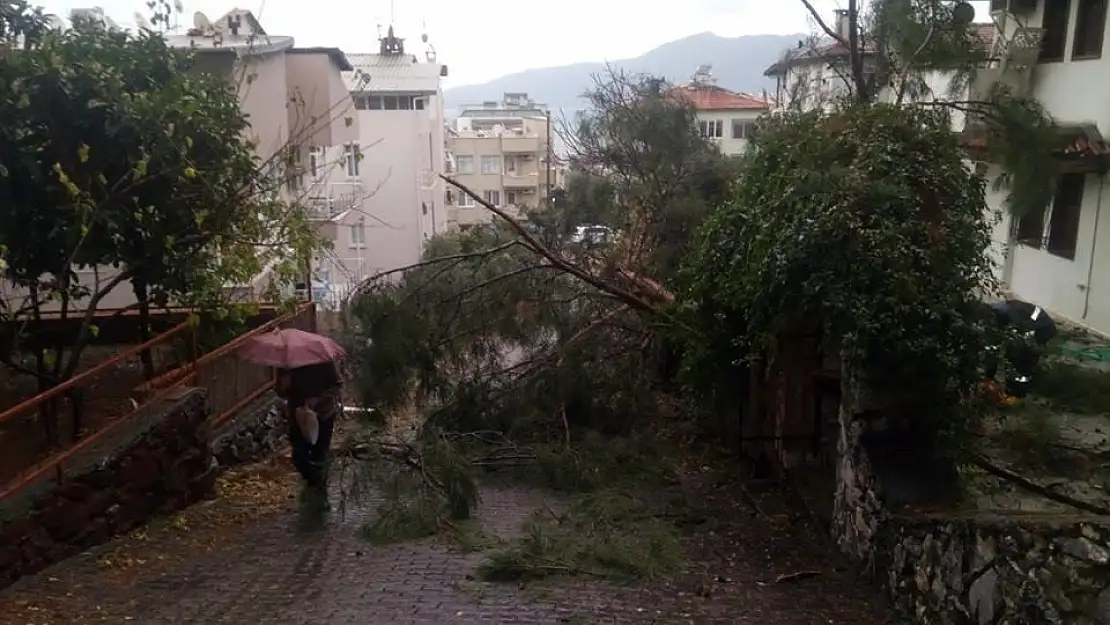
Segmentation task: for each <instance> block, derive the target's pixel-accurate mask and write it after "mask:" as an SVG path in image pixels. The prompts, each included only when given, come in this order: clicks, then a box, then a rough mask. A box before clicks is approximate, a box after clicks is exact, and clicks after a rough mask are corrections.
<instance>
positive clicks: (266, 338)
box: [239, 329, 345, 509]
mask: <svg viewBox="0 0 1110 625" xmlns="http://www.w3.org/2000/svg"><path fill="white" fill-rule="evenodd" d="M239 355H240V357H242V358H243V359H245V360H248V361H250V362H254V363H256V364H260V365H265V366H268V367H275V368H276V369H277V379H276V380H275V383H274V390H275V391H276V392H277V394H278V396H279V397H281V398H282V399H284V400H285V402H286V413H287V416H288V420H289V446H290V448H291V452H292V453H291V457H292V458H291V459H292V461H293V467H294V468H296V470H297V472H298V473H300V474H301V478H302V479H303V480H304V491H303V493H302V501H303V502H304V503H308V504H315V505H318V506H320V507H322V508H324V509H326V508H327V507H328V497H327V485H328V456H329V453H330V451H331V438H332V433H333V432H334V429H335V419H336V417H337V416H338V414H339V412H340V410H341V406H340V390H341V388H342V384H343V382H342V378H341V377H340V375H339V367H338V363H337V361H338V360H339V359H340V358H342V357H343V356H344V355H345V353H344V351H343V348H341V347H340V346H339V345H338V344H336V343H335V341H333V340H331V339H330V338H328V337H326V336H321V335H319V334H314V333H312V332H305V331H303V330H296V329H284V330H278V331H275V332H269V333H266V334H263V335H260V336H257V337H254V338H253V339H251V340H250V341H248V342H247V343H246V344H244V345H243V347H241V348H240V353H239Z"/></svg>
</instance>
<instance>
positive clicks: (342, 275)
mask: <svg viewBox="0 0 1110 625" xmlns="http://www.w3.org/2000/svg"><path fill="white" fill-rule="evenodd" d="M423 39H424V42H423V43H424V46H423V47H424V48H425V49H424V50H422V51H421V52H420V53H419V54H414V53H413V52H412V51H411V49H409V50H407V49H406V45H405V40H404V39H402V38H401V37H398V36H397V35H396V33H395V32H394V29H393V27H392V26H390V27H389V29H388V30H387V32H386V34H385V36H383V37H381V39H380V40H379V42H378V43H379V46H378V51H377V52H367V53H358V54H351V55H350V56H349V58H350V59H351V64H352V65H353V68H352V69H351V70H348V71H345V72H343V78H344V79H345V80H346V81H347V85H346V89H347V91H348V92H349V93H350V94H351V98H352V100H353V101H354V115H355V117H356V118H357V120H358V128H359V132H358V138H357V140H356V142H355V144H354V147H353V148H350V147H342V148H337V149H336V150H348V151H350V152H357V153H359V154H361V158H360V159H359V160H358V161H356V162H352V161H351V160H350V159H349V158H347V157H346V156H345V155H343V154H341V153H340V154H337V155H336V157H337V158H339V159H341V162H342V163H343V166H342V167H340V168H338V170H335V169H334V168H333V171H332V172H331V173H330V174H327V175H321V177H320V179H321V184H320V186H319V187H317V189H318V194H317V195H316V196H315V202H314V203H315V204H316V205H318V206H322V207H323V209H322V211H321V215H322V216H323V217H327V216H330V217H328V218H329V219H330V221H329V223H328V224H327V226H326V227H327V228H328V231H329V232H333V233H334V239H333V240H334V242H335V247H334V249H333V250H331V253H330V254H328V255H327V257H326V258H321V259H319V261H318V262H317V263H316V264H315V268H316V271H315V275H316V279H317V280H318V281H319V282H320V286H321V288H323V289H325V290H326V291H327V295H326V296H322V297H321V298H320V299H326V300H328V301H330V302H333V303H335V305H338V304H339V303H340V302H342V301H343V299H344V298H345V296H346V295H347V293H349V292H350V290H351V289H352V288H353V287H354V286H355V285H357V284H359V283H360V282H361V281H363V280H365V279H366V278H367V277H369V276H372V275H375V274H377V273H380V272H383V271H389V270H392V269H397V268H399V267H403V266H405V265H411V264H413V263H416V262H418V261H419V260H420V257H421V254H422V253H423V251H424V243H425V242H426V241H427V240H428V239H429V238H431V237H432V236H434V235H436V234H438V233H440V232H443V231H444V230H445V229H446V219H447V216H446V211H445V207H444V205H443V200H444V182H443V179H442V178H440V175H441V174H443V172H444V160H445V159H444V150H443V145H444V137H443V135H444V126H443V97H442V95H443V94H442V88H441V80H442V78H443V77H444V76H446V75H447V66H446V65H442V64H440V63H439V62H437V60H436V55H435V51H434V49H433V48H432V47H431V46H430V45H428V44H427V39H426V38H423ZM323 160H328V159H323ZM331 160H333V161H334V160H335V158H333V159H331ZM340 216H341V217H340ZM336 221H338V222H340V223H335V222H336Z"/></svg>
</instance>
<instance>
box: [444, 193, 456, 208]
mask: <svg viewBox="0 0 1110 625" xmlns="http://www.w3.org/2000/svg"><path fill="white" fill-rule="evenodd" d="M443 205H444V206H454V205H455V192H454V191H452V190H450V189H448V190H446V191H444V192H443Z"/></svg>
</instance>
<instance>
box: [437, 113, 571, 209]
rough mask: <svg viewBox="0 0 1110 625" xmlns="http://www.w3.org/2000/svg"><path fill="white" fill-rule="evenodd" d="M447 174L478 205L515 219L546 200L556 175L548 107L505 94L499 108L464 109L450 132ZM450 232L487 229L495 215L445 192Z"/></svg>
mask: <svg viewBox="0 0 1110 625" xmlns="http://www.w3.org/2000/svg"><path fill="white" fill-rule="evenodd" d="M447 146H448V147H447V150H448V155H447V170H448V173H449V174H450V175H451V177H452V178H453V179H455V180H457V181H459V183H461V184H463V185H465V186H466V187H467V188H469V189H471V190H472V191H474V193H475V194H477V195H478V196H479V197H481V198H482V199H484V200H486V201H487V202H489V203H491V204H493V205H494V206H498V207H500V208H503V209H504V210H505V211H506V212H507V213H508V214H509V215H511V216H512V217H515V218H525V217H526V216H527V213H528V211H529V210H531V209H535V208H537V207H539V206H540V205H542V204H543V202H544V201H545V200H546V198H548V197H550V190H551V189H554V188H556V187H557V184H558V177H559V171H557V167H556V166H555V163H554V158H553V156H554V154H553V150H552V144H551V118H550V113H549V112H548V110H547V107H546V106H544V105H542V104H536V103H535V102H533V101H532V100H531V99H530V98H528V95H527V94H524V93H506V94H505V97H504V98H503V99H502V101H501V102H486V103H483V104H481V105H478V106H472V107H466V108H464V109H463V110H462V112H461V113H460V115H459V117H458V119H456V120H455V124H454V127H453V128H450V129H449V132H448V138H447ZM445 203H446V205H447V223H448V226H458V227H462V228H466V227H469V226H472V225H474V224H479V223H488V222H489V221H491V219H492V218H493V215H492V214H491V213H490V212H489V211H488V210H485V209H484V208H482V207H481V206H479V205H478V204H477V202H475V201H474V200H473V198H471V197H469V196H467V195H466V194H465V193H461V192H459V191H458V190H457V189H448V190H447V193H446V196H445Z"/></svg>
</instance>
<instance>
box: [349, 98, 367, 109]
mask: <svg viewBox="0 0 1110 625" xmlns="http://www.w3.org/2000/svg"><path fill="white" fill-rule="evenodd" d="M351 99H352V100H354V101H355V108H356V109H358V110H360V111H365V110H366V106H367V99H368V98H367V97H366V96H364V95H356V96H353V97H352V98H351Z"/></svg>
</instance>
